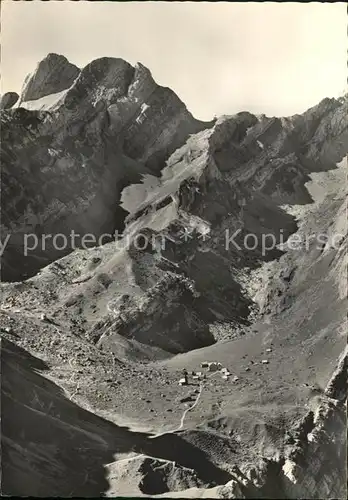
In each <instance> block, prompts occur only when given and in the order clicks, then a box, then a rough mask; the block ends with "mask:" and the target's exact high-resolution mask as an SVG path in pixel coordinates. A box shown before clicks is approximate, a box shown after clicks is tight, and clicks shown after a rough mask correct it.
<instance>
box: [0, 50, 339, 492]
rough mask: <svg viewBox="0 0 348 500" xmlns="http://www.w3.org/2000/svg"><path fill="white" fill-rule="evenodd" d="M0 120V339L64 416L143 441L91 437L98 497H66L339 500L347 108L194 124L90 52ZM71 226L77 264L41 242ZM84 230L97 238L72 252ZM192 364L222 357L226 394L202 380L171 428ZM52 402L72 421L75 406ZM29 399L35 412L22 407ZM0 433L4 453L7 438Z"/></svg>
mask: <svg viewBox="0 0 348 500" xmlns="http://www.w3.org/2000/svg"><path fill="white" fill-rule="evenodd" d="M57 71H59V72H60V73H61V75H60V76H59V77H58V76H57ZM62 75H63V77H62ZM1 120H2V144H1V147H2V172H1V175H2V198H1V204H2V220H1V223H2V240H6V238H7V236H9V241H6V245H5V250H4V253H3V255H2V280H3V281H5V283H2V285H1V309H0V313H1V315H2V317H3V321H4V324H5V325H6V330H5V331H4V332H3V333H4V336H5V337H7V338H8V339H11V340H12V341H14V342H15V343H16V344H18V345H19V346H20V348H21V349H25V350H29V351H31V352H32V353H33V354H35V355H38V356H40V357H42V358H44V359H45V361H46V362H47V366H48V367H49V370H50V371H49V373H51V376H52V378H53V380H55V381H56V382H57V383H58V384H59V385H61V386H62V387H64V389H65V390H67V391H69V393H70V396H71V397H70V399H76V401H77V402H78V405H80V406H82V407H84V408H85V409H86V410H92V411H93V412H94V413H97V414H99V415H100V416H103V417H106V418H107V419H108V420H110V421H111V422H113V423H114V424H117V425H118V423H119V419H121V421H122V422H123V423H126V424H127V425H128V423H129V421H132V419H133V420H134V419H135V420H137V421H136V422H135V423H134V425H135V428H139V425H140V424H139V422H141V428H142V430H144V429H143V426H144V427H145V429H146V432H147V433H153V434H156V436H155V437H154V436H151V437H149V435H148V434H147V435H146V436H145V435H143V434H141V435H140V434H139V433H137V432H131V431H129V432H127V433H123V432H121V434H120V436H121V440H120V441H119V440H118V439H116V441H115V447H113V446H111V447H106V449H105V450H104V452H105V453H104V452H103V453H101V451H100V449H99V448H100V447H99V444H98V446H97V445H95V444H93V446H95V448H96V449H97V450H98V457H99V458H98V460H99V462H100V463H102V464H103V465H105V463H106V462H107V470H108V486H106V485H105V483H104V482H103V481H101V480H100V478H99V479H98V478H95V482H93V481H94V480H93V475H92V476H91V477H90V478H89V479H88V478H87V480H85V482H83V479H82V478H81V477H80V470H76V471H75V472H76V477H75V476H74V475H73V476H71V481H70V480H69V481H70V482H69V483H68V485H66V487H68V486H69V487H71V485H72V484H73V483H74V482H75V483H76V484H78V487H77V490H76V491H75V493H76V494H79V495H86V492H87V493H88V491H89V492H90V493H89V494H91V495H92V496H93V495H96V494H97V493H98V494H99V493H100V492H102V491H103V492H105V491H108V492H109V493H108V494H109V496H112V495H115V494H117V493H119V492H120V491H125V492H126V493H127V494H133V495H134V494H138V493H143V494H144V493H145V494H166V493H168V492H169V493H168V494H171V493H173V492H177V493H178V494H180V495H183V496H186V495H187V496H189V494H191V495H192V494H193V491H194V493H195V494H202V495H203V493H202V491H204V492H205V493H204V494H207V495H208V496H209V495H213V496H215V497H222V498H233V497H237V498H243V497H245V498H278V497H281V498H298V497H301V496H302V497H306V498H318V497H320V498H325V497H326V496H325V495H329V496H330V495H331V496H334V497H341V496H342V493H343V492H344V484H343V482H342V475H343V472H342V468H341V465H340V463H341V462H342V456H343V447H344V432H343V424H342V422H343V410H344V404H345V398H346V386H345V384H346V378H345V371H344V370H345V368H344V366H345V365H344V363H343V361H342V363H341V364H340V365H339V367H338V369H337V372H336V373H335V374H334V376H333V378H331V376H332V374H333V372H334V370H335V367H336V364H337V358H338V357H339V356H340V354H341V352H342V350H343V348H344V344H345V342H344V340H345V339H344V330H343V329H344V324H345V310H346V304H345V296H346V282H345V280H344V279H343V278H342V276H343V275H344V273H345V267H346V263H347V260H346V259H347V227H346V217H345V212H346V192H345V190H344V180H345V174H344V168H343V166H339V165H338V163H339V162H341V160H342V158H343V157H344V155H345V154H346V153H347V151H348V119H347V98H342V99H340V100H335V99H324V100H323V101H322V102H321V103H319V104H318V105H317V106H315V107H314V108H312V109H310V110H308V111H306V112H305V113H303V114H302V115H296V116H292V117H287V118H268V117H266V116H263V115H262V116H255V115H252V114H250V113H247V112H242V113H238V114H236V115H234V116H223V117H220V118H219V119H217V120H214V121H213V122H210V123H203V122H199V121H197V120H195V119H194V118H193V117H192V115H191V114H190V113H189V112H188V111H187V109H186V107H185V105H184V104H183V103H182V102H181V101H180V99H179V98H178V97H177V96H176V95H175V94H174V93H173V92H172V91H171V90H170V89H166V88H163V87H160V86H158V85H157V84H156V83H155V82H154V80H153V79H152V76H151V74H150V72H149V70H147V69H146V68H144V67H143V66H142V65H141V64H137V65H136V66H135V67H132V66H131V65H130V64H128V63H127V62H126V61H123V60H121V59H114V58H103V59H98V60H96V61H93V62H91V63H90V64H88V65H87V66H86V67H85V68H83V69H82V70H79V69H78V68H76V67H75V66H73V65H71V64H70V63H69V62H68V61H67V60H66V59H65V58H63V57H62V56H56V55H49V56H48V57H47V58H46V59H45V60H44V61H43V62H41V63H40V64H39V66H38V68H37V70H36V71H35V72H34V74H33V75H32V76H30V77H29V79H28V80H27V81H26V83H25V85H24V90H23V94H22V96H21V97H20V105H15V106H13V107H12V108H11V107H10V106H5V105H4V106H3V111H2V113H1ZM72 231H74V232H75V235H76V236H75V242H74V243H75V245H76V246H77V249H76V250H74V251H72V250H73V248H72V244H68V245H66V246H64V248H60V246H61V242H62V241H63V242H64V237H65V238H66V241H71V240H69V237H70V236H71V233H72ZM115 231H116V232H117V233H118V234H117V235H116V236H115V235H114V234H113V233H114V232H115ZM58 233H60V240H56V241H55V244H54V242H53V237H54V235H57V234H58ZM87 233H88V234H89V235H90V236H91V235H92V236H93V237H94V238H98V237H100V236H101V235H103V240H102V241H100V242H99V243H100V244H96V241H95V239H94V240H93V239H92V241H91V239H89V242H88V243H87V244H86V243H84V242H83V241H82V237H83V235H85V234H87ZM105 233H108V236H107V237H105ZM319 234H321V235H324V236H325V239H324V241H321V242H320V245H319V246H318V244H317V243H318V242H317V241H316V239H315V237H316V236H317V235H319ZM26 235H27V236H26ZM28 235H30V236H29V238H30V239H28ZM47 235H51V236H52V237H51V238H47ZM77 235H79V236H77ZM44 236H46V238H43V237H44ZM337 236H339V237H338V238H337ZM26 237H27V243H28V245H29V248H28V252H27V255H26V256H25V255H24V244H25V238H26ZM294 239H297V240H299V241H300V245H297V246H296V247H294V246H293V245H292V242H293V240H294ZM334 239H335V241H334ZM35 241H37V243H38V244H37V245H36V246H35V248H32V247H34V245H33V243H35ZM43 241H44V246H43ZM4 242H5V241H4ZM57 247H58V248H57ZM82 247H86V248H82ZM62 256H63V257H62ZM58 259H59V260H58ZM28 277H29V279H26V278H28ZM42 314H44V315H47V317H48V319H47V318H46V316H43V317H42ZM42 318H43V319H42ZM7 347H8V351H9V352H12V351H11V350H12V348H11V347H9V346H7ZM266 348H267V349H266ZM16 356H17V354H16ZM265 358H266V359H265ZM206 359H217V360H218V361H221V362H223V363H224V365H225V366H228V367H229V368H230V370H231V371H232V372H233V373H234V375H235V376H236V377H235V382H234V383H232V382H231V383H230V382H228V383H227V384H226V383H225V382H223V381H219V380H218V379H216V380H215V381H214V382H211V381H210V379H209V381H207V383H205V385H204V389H203V392H202V395H201V394H200V393H199V398H200V400H199V405H197V406H196V407H195V410H194V411H190V412H189V413H188V417H187V419H188V423H187V420H186V421H185V422H186V423H185V430H184V432H183V433H180V432H178V422H179V421H180V419H181V420H182V418H183V412H184V411H185V408H186V409H187V407H183V406H181V405H182V404H185V401H192V398H194V397H198V396H197V394H198V392H199V391H198V392H196V393H191V392H188V393H187V394H186V396H185V397H186V399H185V397H180V398H179V399H178V386H177V376H178V370H181V369H182V368H184V367H185V368H189V367H191V368H192V369H194V370H198V369H200V363H201V362H202V361H205V360H206ZM263 361H266V362H265V363H263ZM24 370H25V372H26V373H27V372H28V370H27V368H25V369H24ZM8 373H9V375H8V377H9V380H10V378H11V377H12V376H13V375H10V374H11V370H9V372H8ZM27 376H28V378H29V379H30V380H31V381H32V382H33V383H34V385H36V386H38V387H41V384H44V382H42V380H41V379H38V378H37V377H34V378H35V380H32V375H31V374H28V373H27ZM11 380H12V379H11ZM11 380H10V381H9V382H8V386H9V387H8V390H9V391H10V390H13V391H14V392H16V394H17V393H18V391H19V389H18V387H17V386H16V384H15V383H14V382H13V381H11ZM12 386H16V387H17V388H16V389H11V387H12ZM51 389H52V387H51ZM51 389H50V390H51ZM193 389H194V388H188V390H189V391H192V390H193ZM35 390H37V389H35ZM52 390H53V389H52ZM19 392H20V391H19ZM34 392H35V391H34ZM34 392H33V394H34ZM17 396H18V397H17ZM17 396H16V398H17V399H16V401H17V402H18V403H16V404H18V405H22V399H23V394H17ZM45 397H46V396H45ZM25 404H27V403H25ZM45 404H46V403H45ZM47 405H48V407H49V403H48V402H47ZM59 405H61V406H62V408H63V407H64V408H66V409H68V410H69V411H67V412H66V413H64V419H65V420H66V422H69V421H70V420H71V414H70V411H73V410H72V408H71V407H70V405H69V404H68V405H67V403H66V401H63V400H62V399H61V398H59ZM59 405H58V406H59ZM149 405H150V407H149ZM30 406H31V408H32V410H33V415H35V411H36V410H37V404H36V402H35V398H34V397H33V398H32V399H31V400H30ZM44 406H45V405H44ZM46 410H47V409H46V406H45V411H44V412H43V413H44V414H45V416H44V417H43V418H44V420H45V419H46V420H47V419H50V418H51V413H50V411H51V410H50V409H48V410H47V411H46ZM52 411H53V410H52ZM30 412H31V410H30ZM69 415H70V416H69ZM74 415H75V414H74ZM33 418H34V417H33ZM79 418H80V417H79V415H78V416H77V417H76V419H77V421H75V420H74V426H77V427H79V425H80V424H79ZM81 418H82V419H84V418H87V419H89V418H91V417H90V416H88V417H87V415H86V414H84V415H82V417H81ZM74 419H75V417H74ZM92 420H93V419H92ZM22 425H24V423H22ZM90 425H91V427H90V428H92V430H93V432H92V433H93V436H92V441H93V440H94V439H98V432H99V431H98V425H97V422H95V421H94V420H93V422H91V424H90ZM110 425H113V424H110ZM80 427H81V429H82V432H84V431H85V427H84V425H82V424H81V426H80ZM102 427H103V429H102V430H101V431H100V432H102V434H103V436H104V433H106V434H105V435H107V436H109V437H110V436H113V438H112V439H114V438H115V434H114V432H116V434H117V436H119V432H120V431H119V429H117V428H116V429H115V428H111V427H110V428H107V429H106V427H105V428H104V426H102ZM173 429H174V431H173ZM180 429H181V427H180ZM159 430H161V431H167V434H166V433H164V434H160V435H159V436H157V433H158V431H159ZM63 431H64V429H63ZM63 431H62V432H63ZM28 432H29V431H28ZM64 432H65V431H64ZM64 432H63V433H64ZM94 433H96V435H97V437H96V436H95V435H94ZM6 435H7V436H8V443H9V448H10V449H16V446H17V441H16V439H17V438H16V432H13V429H11V426H9V425H8V426H7V430H6ZM30 435H31V436H32V442H36V443H40V446H43V442H42V439H41V437H40V436H38V435H37V434H36V433H35V431H34V430H33V428H31V429H30ZM81 439H82V438H81V437H79V435H78V436H76V442H77V443H80V441H81ZM113 442H114V441H113ZM121 442H122V445H121V444H120V443H121ZM22 445H23V443H22V442H21V444H20V446H22ZM51 445H52V446H55V444H54V443H51ZM91 446H92V445H91ZM102 447H103V446H102ZM44 448H45V447H44ZM120 450H121V451H120ZM65 451H66V454H65V455H64V456H63V457H61V461H59V468H60V470H66V467H67V466H68V462H67V460H68V459H67V457H68V455H69V453H68V450H65ZM131 452H136V453H138V455H137V456H136V458H135V460H134V464H133V462H132V455H130V453H131ZM188 452H190V453H188ZM9 453H10V452H9ZM26 453H27V456H30V465H29V468H28V469H26V471H27V472H26V473H25V474H26V475H25V478H27V476H28V477H29V475H30V471H31V470H32V468H35V460H34V459H33V457H32V452H31V451H30V450H26V449H25V446H24V451H23V454H22V455H20V456H18V455H16V457H15V459H14V464H15V465H13V467H14V469H13V470H15V467H22V465H21V464H22V462H23V461H25V458H26ZM45 453H46V452H45ZM110 453H111V454H112V453H116V455H117V458H115V462H112V458H110V457H109V454H110ZM117 453H118V454H117ZM122 453H123V454H124V455H125V458H126V462H124V464H125V465H124V467H125V468H123V465H122V464H123V462H122V464H121V463H120V460H121V459H122V460H123V458H124V457H123V455H122ZM45 456H46V455H45ZM50 456H51V455H50ZM122 457H123V458H122ZM190 457H191V458H190ZM329 457H330V464H329V465H328V463H327V461H328V458H329ZM46 458H47V457H46ZM33 460H34V461H33ZM45 460H46V459H45ZM45 460H44V462H45ZM55 460H56V458H55ZM59 460H60V459H59ZM84 460H85V464H86V467H87V466H88V467H89V462H88V457H84ZM172 462H173V463H174V465H173V466H172V465H171V463H172ZM132 464H133V465H132ZM324 469H325V471H327V472H325V471H324ZM74 474H75V473H74ZM126 476H129V477H132V478H133V479H134V480H133V483H134V484H137V485H138V486H137V489H135V490H131V485H130V484H129V483H127V481H126ZM7 477H8V478H9V479H8V482H7V484H8V485H9V486H8V491H9V492H12V493H11V494H13V492H14V493H16V494H20V490H18V489H17V487H16V488H15V487H14V484H16V481H13V472H12V471H11V472H9V473H8V476H7ZM11 478H12V479H11ZM76 478H77V479H76ZM41 479H42V478H40V480H41ZM90 479H91V480H90ZM26 480H27V479H26ZM54 481H55V480H54V474H53V472H52V474H50V475H49V477H48V479H47V481H45V480H43V487H42V490H38V489H37V485H36V482H35V481H33V483H31V487H32V488H31V489H30V491H31V492H32V494H33V495H35V494H37V493H38V492H41V493H40V494H43V493H42V492H44V494H50V488H52V485H54ZM37 482H38V481H37ZM92 484H94V485H95V486H93V487H92ZM57 485H59V488H58V489H56V491H58V490H59V491H62V492H63V493H64V494H66V493H67V490H66V488H65V485H64V482H60V481H57ZM86 485H87V486H88V488H90V489H89V490H88V488H87V486H86ZM119 485H120V486H119ZM118 487H121V488H122V490H118V489H117V488H118ZM86 488H87V489H86ZM95 488H97V489H98V488H99V489H98V491H96V490H95ZM187 488H190V489H191V493H190V492H189V491H188V492H187V491H186V489H187ZM126 493H125V494H126ZM342 497H344V494H343V496H342Z"/></svg>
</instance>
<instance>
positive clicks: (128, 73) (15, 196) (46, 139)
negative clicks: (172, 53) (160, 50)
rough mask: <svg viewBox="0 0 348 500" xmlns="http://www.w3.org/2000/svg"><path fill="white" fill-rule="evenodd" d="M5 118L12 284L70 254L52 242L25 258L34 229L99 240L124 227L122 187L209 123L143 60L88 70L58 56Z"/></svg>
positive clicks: (5, 215)
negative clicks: (161, 83)
mask: <svg viewBox="0 0 348 500" xmlns="http://www.w3.org/2000/svg"><path fill="white" fill-rule="evenodd" d="M1 123H2V170H1V180H2V200H1V204H2V220H1V224H2V225H1V235H2V239H5V238H6V237H7V235H8V234H11V238H10V240H9V242H8V245H7V249H6V250H5V252H4V254H3V259H2V277H3V279H4V280H6V281H7V280H18V279H20V278H21V277H22V276H23V274H25V273H26V274H27V275H32V274H33V273H35V272H37V270H38V269H40V267H42V266H43V265H45V264H47V263H49V262H51V261H52V260H54V259H56V258H57V257H58V256H61V255H62V254H63V255H64V252H62V251H61V250H57V248H55V247H57V245H53V244H52V241H47V242H46V243H45V245H40V246H39V248H37V249H36V252H33V253H32V254H31V255H28V257H29V258H25V259H23V252H24V249H23V247H24V239H25V234H36V235H38V236H40V235H42V234H43V233H46V234H49V233H51V234H57V233H61V234H63V235H68V234H70V233H71V231H72V230H74V231H75V232H76V233H77V234H81V233H83V234H86V233H89V234H92V235H94V237H95V238H99V237H100V235H102V234H103V233H110V234H113V233H114V231H115V230H122V228H123V221H124V217H125V212H124V210H123V209H122V208H120V206H119V197H120V193H121V191H122V189H123V188H124V187H125V186H127V185H128V184H130V183H132V182H136V181H137V180H140V175H142V174H145V173H149V172H152V173H154V174H157V173H158V172H159V170H160V169H161V168H162V167H163V166H164V162H165V159H166V158H167V156H168V155H169V154H170V153H172V152H173V151H174V150H175V149H176V148H177V147H178V146H180V145H181V144H182V143H184V142H185V140H186V139H187V137H188V135H189V134H191V133H195V132H197V131H198V130H200V129H202V128H205V127H206V126H208V124H205V123H202V122H199V121H197V120H195V119H194V118H193V117H192V115H191V114H190V113H189V112H188V111H187V109H186V107H185V105H184V104H183V103H182V102H181V101H180V99H179V98H178V97H177V96H176V95H175V94H174V93H173V92H172V91H171V90H170V89H167V88H164V87H160V86H158V85H157V84H156V83H155V82H154V80H153V79H152V77H151V74H150V72H149V71H148V70H147V69H146V68H145V67H143V66H142V65H141V64H138V65H136V66H135V67H134V68H133V67H132V66H131V65H130V64H128V63H127V62H125V61H123V60H122V59H113V58H103V59H98V60H96V61H93V62H92V63H90V64H88V65H87V66H86V67H85V68H83V69H82V70H81V71H80V70H79V69H78V68H76V67H75V66H73V65H71V64H70V63H68V61H67V60H66V59H65V58H64V57H62V56H57V55H52V54H50V55H49V56H47V58H46V59H45V60H44V61H42V62H41V63H40V64H39V65H38V67H37V69H36V71H35V72H34V74H33V75H32V76H30V77H29V79H28V80H27V81H26V83H25V85H24V90H23V94H22V96H21V98H20V106H19V107H16V108H14V109H9V110H6V111H3V112H2V116H1ZM159 130H160V131H161V132H160V133H158V131H159ZM38 146H39V147H38ZM67 179H68V182H67ZM33 239H34V237H33ZM78 240H79V238H78V239H77V244H79V241H78ZM59 246H62V244H61V243H60V244H59V245H58V247H59ZM43 247H45V248H43ZM70 249H71V246H70V245H69V246H68V248H65V253H67V252H68V251H69V250H70Z"/></svg>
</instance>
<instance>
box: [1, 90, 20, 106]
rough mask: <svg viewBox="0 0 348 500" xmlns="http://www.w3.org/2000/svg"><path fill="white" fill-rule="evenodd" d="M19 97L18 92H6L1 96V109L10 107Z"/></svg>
mask: <svg viewBox="0 0 348 500" xmlns="http://www.w3.org/2000/svg"><path fill="white" fill-rule="evenodd" d="M18 99H19V95H18V94H17V92H6V93H5V94H4V95H3V96H1V100H0V109H9V108H12V106H14V105H15V104H16V102H17V101H18Z"/></svg>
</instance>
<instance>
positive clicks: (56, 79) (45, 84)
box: [21, 53, 80, 101]
mask: <svg viewBox="0 0 348 500" xmlns="http://www.w3.org/2000/svg"><path fill="white" fill-rule="evenodd" d="M79 73H80V69H79V68H78V67H77V66H75V65H74V64H72V63H71V62H69V61H68V59H67V58H66V57H65V56H63V55H61V54H55V53H49V54H48V55H47V56H46V57H45V58H44V59H42V61H40V62H39V64H38V65H37V67H36V69H35V71H34V73H32V74H30V75H28V77H27V78H26V81H25V83H24V87H23V91H22V98H21V100H22V101H32V100H35V99H40V98H41V97H45V96H47V95H49V94H55V93H57V92H61V91H62V90H66V89H68V88H69V87H70V86H71V85H72V83H73V82H74V80H75V79H76V78H77V76H78V75H79Z"/></svg>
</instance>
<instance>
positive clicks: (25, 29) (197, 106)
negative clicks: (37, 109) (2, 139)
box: [1, 0, 347, 119]
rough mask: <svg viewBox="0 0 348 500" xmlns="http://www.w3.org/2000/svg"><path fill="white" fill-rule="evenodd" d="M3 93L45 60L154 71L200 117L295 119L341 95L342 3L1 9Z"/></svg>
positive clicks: (56, 4) (7, 1) (17, 5)
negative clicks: (109, 60) (244, 113)
mask: <svg viewBox="0 0 348 500" xmlns="http://www.w3.org/2000/svg"><path fill="white" fill-rule="evenodd" d="M1 4H2V5H1V17H2V19H1V28H2V33H1V73H2V84H1V91H2V92H4V91H9V90H13V91H17V92H18V91H20V89H21V86H22V83H23V80H24V78H25V76H26V75H27V74H28V73H29V72H31V71H33V69H34V68H35V66H36V64H37V62H38V61H40V60H41V59H43V58H44V57H45V56H46V55H47V53H49V52H56V53H59V54H63V55H65V56H66V57H67V58H68V59H69V60H70V61H71V62H73V63H75V64H76V65H78V66H80V67H83V66H84V65H85V64H87V63H88V62H90V61H91V60H92V59H95V58H98V57H104V56H113V57H122V58H124V59H126V60H127V61H129V62H130V63H132V64H134V63H135V62H137V61H140V62H142V63H143V64H144V65H145V66H147V67H148V68H150V70H151V72H152V74H153V76H154V78H155V80H156V81H157V82H158V83H159V84H161V85H164V86H168V87H171V88H172V89H173V90H174V91H175V92H176V93H177V94H178V95H179V97H180V98H181V99H182V100H183V101H184V102H185V103H186V105H187V107H188V108H189V110H190V111H191V112H192V113H193V114H194V115H195V116H196V117H197V118H201V119H210V118H212V116H213V115H220V114H231V113H235V112H238V111H241V110H250V111H252V112H255V113H262V112H264V113H266V114H268V115H289V114H294V113H299V112H302V111H304V110H305V109H307V108H308V107H310V106H312V105H315V104H316V103H317V102H319V101H320V100H321V99H322V98H324V97H337V96H338V95H340V94H342V93H343V91H344V90H345V89H346V80H347V64H346V60H347V14H346V5H345V3H343V2H342V3H334V4H330V3H326V4H325V3H308V4H305V3H304V4H301V3H284V4H281V3H272V2H266V3H249V2H248V3H244V2H243V3H242V2H241V3H237V2H231V3H225V2H220V3H205V2H204V3H203V2H198V3H180V2H130V3H122V2H120V3H115V2H113V3H111V2H83V1H80V2H70V1H50V2H41V1H34V2H24V1H21V2H15V1H12V0H4V1H3V2H1Z"/></svg>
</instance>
